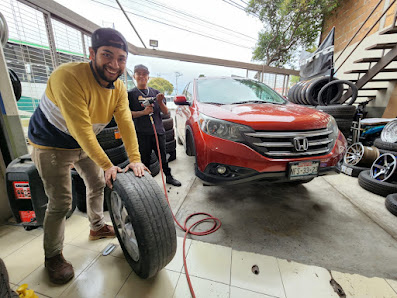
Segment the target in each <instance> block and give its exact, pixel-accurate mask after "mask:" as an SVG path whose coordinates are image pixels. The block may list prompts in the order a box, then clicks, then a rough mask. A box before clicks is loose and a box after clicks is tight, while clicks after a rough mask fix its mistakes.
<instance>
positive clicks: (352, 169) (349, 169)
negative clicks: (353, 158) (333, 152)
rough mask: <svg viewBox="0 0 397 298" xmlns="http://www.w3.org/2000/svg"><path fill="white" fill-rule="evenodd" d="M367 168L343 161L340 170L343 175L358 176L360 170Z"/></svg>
mask: <svg viewBox="0 0 397 298" xmlns="http://www.w3.org/2000/svg"><path fill="white" fill-rule="evenodd" d="M367 170H369V168H364V167H358V166H353V165H347V164H345V163H343V164H342V167H341V172H342V173H343V174H345V175H348V176H352V177H358V175H360V173H361V172H362V171H367Z"/></svg>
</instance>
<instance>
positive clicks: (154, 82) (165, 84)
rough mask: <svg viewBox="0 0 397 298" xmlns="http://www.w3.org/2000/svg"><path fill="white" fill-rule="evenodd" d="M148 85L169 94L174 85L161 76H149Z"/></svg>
mask: <svg viewBox="0 0 397 298" xmlns="http://www.w3.org/2000/svg"><path fill="white" fill-rule="evenodd" d="M148 86H149V87H152V88H154V89H157V90H159V91H160V92H161V93H164V94H165V95H171V93H172V91H174V85H172V84H171V83H170V82H169V81H167V80H166V79H163V78H151V79H150V81H149V83H148Z"/></svg>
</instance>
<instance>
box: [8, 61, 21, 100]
mask: <svg viewBox="0 0 397 298" xmlns="http://www.w3.org/2000/svg"><path fill="white" fill-rule="evenodd" d="M8 73H9V75H10V80H11V83H12V88H13V89H14V95H15V99H16V101H18V100H19V99H20V98H21V95H22V85H21V81H20V80H19V78H18V76H17V74H16V73H15V71H13V70H12V69H11V68H9V69H8Z"/></svg>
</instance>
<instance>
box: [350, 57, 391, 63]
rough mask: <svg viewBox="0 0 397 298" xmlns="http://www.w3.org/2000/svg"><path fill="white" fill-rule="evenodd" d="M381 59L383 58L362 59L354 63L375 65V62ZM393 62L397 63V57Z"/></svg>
mask: <svg viewBox="0 0 397 298" xmlns="http://www.w3.org/2000/svg"><path fill="white" fill-rule="evenodd" d="M381 58H382V57H380V58H378V57H368V58H361V59H358V60H356V61H354V63H374V62H379V60H380V59H381ZM392 61H397V57H396V58H394V59H393V60H392Z"/></svg>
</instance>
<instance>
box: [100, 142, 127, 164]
mask: <svg viewBox="0 0 397 298" xmlns="http://www.w3.org/2000/svg"><path fill="white" fill-rule="evenodd" d="M105 153H106V155H107V156H108V157H109V159H110V161H111V162H112V164H114V165H118V164H120V163H123V162H125V161H126V160H127V159H128V156H127V152H126V151H125V148H124V145H123V144H121V145H120V146H118V147H116V148H110V149H106V150H105Z"/></svg>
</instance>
